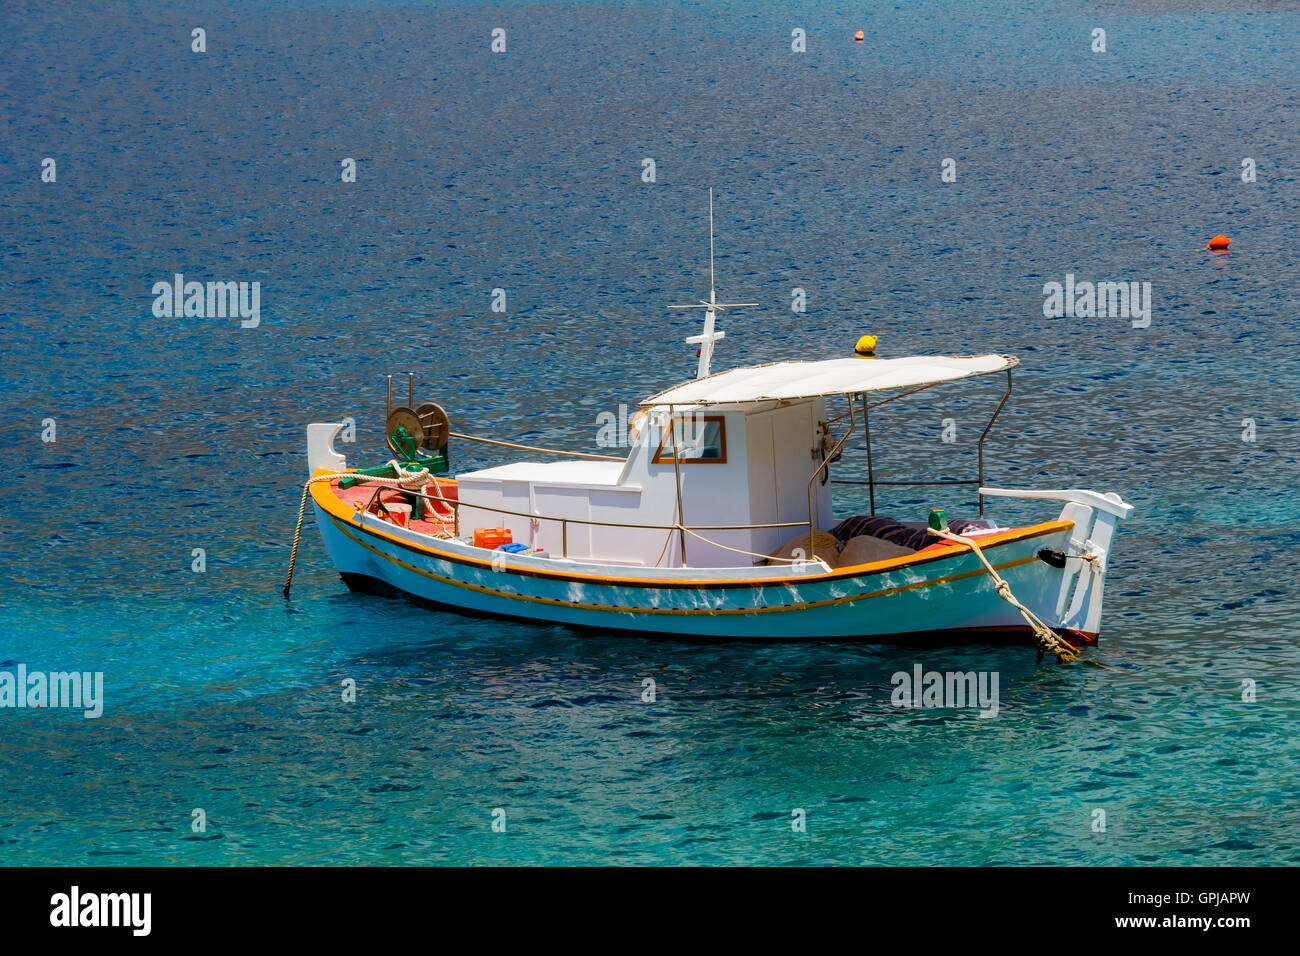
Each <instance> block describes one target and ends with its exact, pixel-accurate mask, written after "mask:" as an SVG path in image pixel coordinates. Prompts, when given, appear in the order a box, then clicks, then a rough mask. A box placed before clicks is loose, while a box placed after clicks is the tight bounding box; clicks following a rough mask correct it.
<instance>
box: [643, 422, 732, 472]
mask: <svg viewBox="0 0 1300 956" xmlns="http://www.w3.org/2000/svg"><path fill="white" fill-rule="evenodd" d="M673 431H674V432H675V433H676V435H675V437H676V442H677V443H676V448H677V458H676V459H674V458H673V447H674V446H673V438H674V436H673V435H670V434H669V433H668V431H667V430H666V429H665V431H664V434H663V437H662V438H660V439H659V447H658V449H656V450H655V456H654V458H653V459H652V460H651V461H652V463H653V464H656V465H672V464H675V463H676V464H682V465H725V464H726V463H727V425H726V420H725V419H724V417H723V416H722V415H682V416H679V417H677V418H675V419H673Z"/></svg>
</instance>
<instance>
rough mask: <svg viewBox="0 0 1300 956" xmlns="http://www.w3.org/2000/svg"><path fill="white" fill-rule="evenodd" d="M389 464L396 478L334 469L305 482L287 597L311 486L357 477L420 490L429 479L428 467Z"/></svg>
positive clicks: (375, 483)
mask: <svg viewBox="0 0 1300 956" xmlns="http://www.w3.org/2000/svg"><path fill="white" fill-rule="evenodd" d="M388 464H389V467H391V468H392V469H393V471H394V472H396V473H397V477H396V478H376V477H374V476H372V475H361V474H358V473H357V472H355V471H332V472H329V473H328V474H324V475H316V476H315V477H312V478H308V479H307V481H306V482H304V484H303V486H302V500H301V501H299V502H298V523H297V524H296V525H295V526H294V529H293V548H292V549H291V550H290V551H289V573H288V574H286V575H285V578H284V591H283V592H282V593H283V594H284V596H285V598H286V599H287V598H288V597H289V588H290V587H291V586H292V585H293V569H294V566H295V565H296V564H297V563H298V544H299V542H300V541H301V540H302V519H303V517H304V516H305V515H306V513H307V496H308V495H309V494H310V493H311V486H312V485H314V484H315V483H316V482H318V481H333V480H334V479H335V478H355V479H356V480H357V481H358V482H362V481H364V482H368V483H370V484H374V485H386V486H388V487H390V488H401V489H402V490H403V491H418V490H420V489H421V488H423V487H424V485H425V483H426V482H428V480H429V477H430V476H429V469H427V468H421V469H420V470H419V471H405V470H403V468H402V466H401V465H400V464H399V463H398V462H397V461H396V460H394V461H390V462H389V463H388ZM435 514H436V512H435Z"/></svg>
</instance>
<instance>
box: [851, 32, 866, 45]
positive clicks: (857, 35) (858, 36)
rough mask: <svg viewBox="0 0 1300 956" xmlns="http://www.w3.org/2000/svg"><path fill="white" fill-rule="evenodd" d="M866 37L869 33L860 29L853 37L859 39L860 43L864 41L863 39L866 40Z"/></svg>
mask: <svg viewBox="0 0 1300 956" xmlns="http://www.w3.org/2000/svg"><path fill="white" fill-rule="evenodd" d="M866 38H867V35H866V34H865V33H863V32H862V31H861V30H859V31H858V32H857V33H855V34H853V39H855V40H857V41H858V42H859V43H861V42H862V41H863V40H865V39H866Z"/></svg>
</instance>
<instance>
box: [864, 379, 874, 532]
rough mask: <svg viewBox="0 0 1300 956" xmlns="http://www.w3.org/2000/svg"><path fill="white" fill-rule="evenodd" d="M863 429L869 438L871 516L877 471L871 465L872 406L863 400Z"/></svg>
mask: <svg viewBox="0 0 1300 956" xmlns="http://www.w3.org/2000/svg"><path fill="white" fill-rule="evenodd" d="M862 430H863V432H865V433H866V440H867V494H868V496H869V497H870V499H871V516H872V517H873V518H874V517H875V516H876V473H875V469H874V468H873V467H872V465H871V406H869V405H868V404H867V401H866V399H865V398H864V399H863V400H862Z"/></svg>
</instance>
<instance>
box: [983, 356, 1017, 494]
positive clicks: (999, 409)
mask: <svg viewBox="0 0 1300 956" xmlns="http://www.w3.org/2000/svg"><path fill="white" fill-rule="evenodd" d="M1010 397H1011V369H1007V390H1006V391H1005V392H1004V393H1003V394H1002V401H1000V402H998V407H997V408H995V409H994V410H993V417H992V418H990V419H989V423H988V424H987V425H985V426H984V431H982V432H980V440H979V442H978V443H976V445H975V451H976V454H977V456H978V460H979V466H978V467H979V487H980V489H981V493H980V496H979V499H980V517H981V518H983V517H984V494H983V491H982V489H983V488H984V439H985V437H986V436H987V435H988V433H989V429H990V428H992V427H993V423H994V422H995V421H997V420H998V416H999V415H1001V414H1002V407H1003V406H1004V405H1006V403H1007V399H1009V398H1010Z"/></svg>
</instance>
